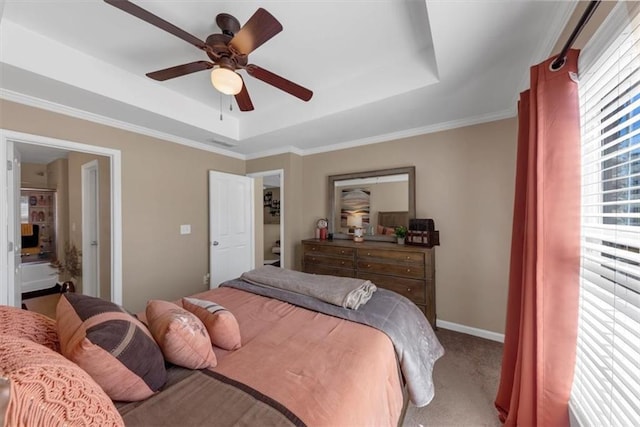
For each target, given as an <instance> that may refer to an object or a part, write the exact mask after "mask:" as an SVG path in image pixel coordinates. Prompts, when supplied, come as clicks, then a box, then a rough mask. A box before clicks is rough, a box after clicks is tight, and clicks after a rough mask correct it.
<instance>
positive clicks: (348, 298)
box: [240, 265, 376, 310]
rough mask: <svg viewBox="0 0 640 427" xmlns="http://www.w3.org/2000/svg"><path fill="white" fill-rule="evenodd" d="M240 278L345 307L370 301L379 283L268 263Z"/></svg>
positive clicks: (356, 307) (355, 306)
mask: <svg viewBox="0 0 640 427" xmlns="http://www.w3.org/2000/svg"><path fill="white" fill-rule="evenodd" d="M240 278H241V279H243V280H245V281H247V282H249V283H254V284H258V285H266V286H271V287H272V288H279V289H284V290H286V291H291V292H296V293H299V294H302V295H308V296H310V297H314V298H318V299H319V300H322V301H325V302H328V303H330V304H333V305H337V306H340V307H344V308H351V309H353V310H357V309H358V307H360V306H361V305H363V304H364V303H366V302H367V301H369V299H370V298H371V295H372V294H373V293H374V292H375V291H376V285H374V284H373V283H371V282H370V281H368V280H362V279H352V278H349V277H336V276H323V275H317V274H309V273H303V272H301V271H293V270H286V269H284V268H279V267H273V266H271V265H265V266H264V267H258V268H256V269H255V270H251V271H247V272H246V273H243V274H242V276H240Z"/></svg>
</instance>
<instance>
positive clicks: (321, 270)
mask: <svg viewBox="0 0 640 427" xmlns="http://www.w3.org/2000/svg"><path fill="white" fill-rule="evenodd" d="M303 270H304V272H305V273H311V274H324V275H329V276H341V277H356V271H355V270H349V269H346V268H332V267H328V266H325V265H319V264H311V265H308V264H305V265H304V269H303Z"/></svg>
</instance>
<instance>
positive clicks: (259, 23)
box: [229, 8, 282, 55]
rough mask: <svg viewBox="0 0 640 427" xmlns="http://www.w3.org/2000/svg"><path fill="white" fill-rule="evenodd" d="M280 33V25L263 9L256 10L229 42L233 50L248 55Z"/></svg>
mask: <svg viewBox="0 0 640 427" xmlns="http://www.w3.org/2000/svg"><path fill="white" fill-rule="evenodd" d="M280 31H282V24H280V22H278V20H277V19H276V18H274V17H273V15H271V14H270V13H269V12H267V11H266V10H264V9H263V8H259V9H258V10H256V13H254V14H253V16H252V17H251V18H249V20H248V21H247V23H246V24H244V26H243V27H242V28H240V31H238V34H236V35H235V36H234V37H233V39H231V41H230V42H229V45H230V46H232V47H233V48H234V49H235V50H237V51H238V52H240V53H241V54H243V55H248V54H250V53H251V52H253V51H254V50H256V49H257V48H258V47H260V46H262V44H263V43H264V42H266V41H267V40H269V39H270V38H271V37H273V36H275V35H276V34H278V33H279V32H280Z"/></svg>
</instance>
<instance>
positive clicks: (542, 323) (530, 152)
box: [495, 50, 580, 426]
mask: <svg viewBox="0 0 640 427" xmlns="http://www.w3.org/2000/svg"><path fill="white" fill-rule="evenodd" d="M578 54H579V51H577V50H571V51H569V53H568V54H567V60H566V63H565V65H564V66H563V67H562V68H561V69H559V70H558V71H551V70H550V68H549V66H550V64H551V62H553V58H551V59H549V60H547V61H545V62H543V63H541V64H539V65H536V66H533V67H531V83H530V84H531V88H530V89H529V90H528V91H525V92H523V93H522V94H521V95H520V102H519V103H518V121H519V129H518V157H517V169H516V193H515V203H514V213H513V234H512V240H511V269H510V273H509V297H508V306H507V320H506V327H505V342H504V354H503V360H502V372H501V378H500V387H499V389H498V394H497V397H496V401H495V404H496V407H497V408H498V411H499V414H500V420H501V421H502V422H504V423H505V425H508V426H567V425H569V416H568V402H569V394H570V391H571V384H572V382H573V369H574V363H575V352H576V336H577V324H578V296H579V266H580V241H579V239H580V110H579V106H578V85H577V83H576V82H575V81H574V79H575V75H576V74H577V68H578V66H577V62H578Z"/></svg>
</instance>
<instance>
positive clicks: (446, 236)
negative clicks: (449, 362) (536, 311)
mask: <svg viewBox="0 0 640 427" xmlns="http://www.w3.org/2000/svg"><path fill="white" fill-rule="evenodd" d="M516 137H517V122H516V119H508V120H501V121H496V122H492V123H487V124H481V125H476V126H469V127H464V128H459V129H454V130H450V131H445V132H438V133H434V134H429V135H421V136H416V137H412V138H407V139H402V140H397V141H391V142H386V143H381V144H375V145H368V146H364V147H358V148H352V149H347V150H341V151H335V152H329V153H322V154H316V155H311V156H305V157H304V158H303V163H304V173H303V182H304V189H303V191H302V194H303V202H302V204H301V205H300V206H304V209H301V210H300V212H301V229H300V232H299V233H298V235H301V236H302V237H303V238H309V237H313V230H314V227H315V221H316V220H317V218H320V217H324V216H326V215H327V214H328V212H327V209H328V208H327V177H328V176H329V175H334V174H344V173H348V172H360V171H365V170H374V169H387V168H393V167H403V166H415V167H416V181H417V182H416V215H417V217H418V218H433V219H434V220H435V224H436V228H437V229H438V230H440V240H441V246H439V247H437V248H436V289H437V290H436V301H437V315H438V318H439V319H441V320H446V321H449V322H454V323H458V324H461V325H466V326H471V327H475V328H480V329H485V330H489V331H493V332H498V333H502V332H503V331H504V321H505V316H506V301H507V285H508V274H509V252H510V245H511V222H512V212H513V194H514V177H515V157H516ZM285 197H287V196H286V195H285Z"/></svg>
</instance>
